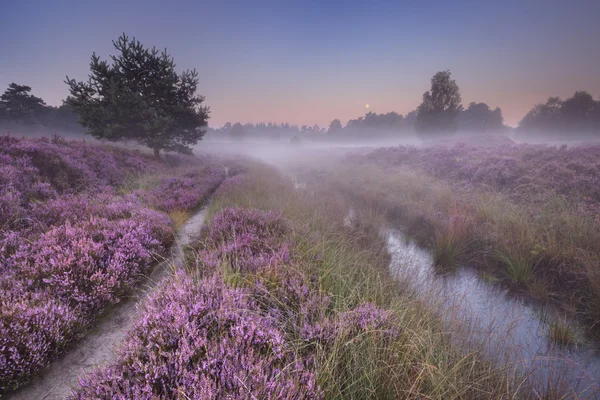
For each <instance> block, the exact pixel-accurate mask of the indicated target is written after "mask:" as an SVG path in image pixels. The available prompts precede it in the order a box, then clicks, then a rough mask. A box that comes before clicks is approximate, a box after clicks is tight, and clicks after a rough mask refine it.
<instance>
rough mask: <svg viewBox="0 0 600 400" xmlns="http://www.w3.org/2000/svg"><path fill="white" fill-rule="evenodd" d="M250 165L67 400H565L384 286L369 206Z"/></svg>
mask: <svg viewBox="0 0 600 400" xmlns="http://www.w3.org/2000/svg"><path fill="white" fill-rule="evenodd" d="M350 205H351V203H349V202H347V200H345V199H344V196H342V195H340V194H339V193H337V192H336V191H333V190H331V188H330V187H329V186H320V185H318V184H317V185H314V186H312V188H311V190H302V189H300V190H298V189H296V188H295V187H294V184H293V183H292V181H291V180H289V179H287V178H284V177H282V176H281V175H280V174H279V173H278V172H277V171H275V170H273V169H270V168H267V167H264V166H260V165H256V164H253V165H252V166H251V167H249V168H248V172H247V173H245V174H240V175H237V176H235V177H233V178H228V179H227V180H225V182H224V183H223V184H222V185H221V187H220V188H219V189H218V190H217V192H216V193H215V196H214V199H213V201H212V203H211V206H210V209H209V222H208V224H207V227H206V228H205V229H204V230H203V232H202V233H201V235H200V236H199V237H198V238H197V240H196V241H195V242H192V244H191V245H190V246H189V248H188V249H187V250H186V254H187V256H186V263H185V266H184V267H183V268H181V269H179V270H178V271H177V273H176V274H175V275H174V276H173V277H172V279H170V280H169V281H168V282H165V283H164V285H163V287H162V290H160V291H157V293H156V294H155V295H154V296H153V297H152V298H150V299H149V300H148V302H147V303H146V304H145V305H144V307H143V316H142V317H141V318H140V320H139V321H138V322H137V323H136V325H135V327H134V329H133V330H132V331H131V333H130V335H129V336H128V338H127V340H126V342H125V343H124V344H123V346H122V347H121V349H120V351H119V353H118V359H117V361H116V362H115V363H112V364H110V365H106V366H103V367H100V368H99V369H98V370H96V371H94V372H93V373H91V374H89V375H87V376H85V377H82V378H81V380H80V383H81V388H80V389H78V390H76V391H75V393H74V398H77V399H95V398H242V399H298V398H326V399H336V398H340V399H341V398H354V399H362V398H376V399H397V398H419V399H421V398H436V399H457V398H498V399H499V398H569V397H593V396H594V392H590V391H588V388H587V387H586V388H581V387H579V388H576V387H575V386H571V385H570V382H569V383H567V384H566V385H564V386H563V385H561V384H560V382H561V381H560V378H556V377H553V378H549V379H548V380H547V381H545V382H542V381H537V380H535V379H531V377H532V374H531V371H528V370H526V369H522V368H520V366H519V363H516V362H515V363H512V362H507V361H506V360H502V358H501V357H500V358H494V357H490V356H488V355H487V354H486V353H485V352H484V351H482V350H481V348H480V347H478V346H477V345H476V344H475V342H470V341H469V340H462V339H461V340H456V337H457V335H458V336H460V335H464V334H465V331H464V330H461V327H460V323H459V321H455V322H456V323H453V324H451V325H447V324H445V323H444V322H443V317H442V316H441V315H440V314H439V310H438V309H436V308H433V307H431V306H430V305H428V304H426V303H425V302H423V301H421V299H420V298H419V297H418V296H415V295H414V292H413V291H412V290H411V289H410V288H409V287H408V285H406V284H405V282H402V281H401V280H395V279H392V275H391V273H390V270H389V264H390V261H391V259H390V254H389V252H388V247H387V246H386V240H385V238H384V237H383V236H382V235H380V234H379V226H380V224H382V223H383V221H384V216H383V215H378V214H377V213H376V212H374V211H373V210H372V209H362V210H361V211H360V212H357V213H356V214H355V215H354V217H353V219H352V222H351V223H348V217H347V212H348V207H349V206H350Z"/></svg>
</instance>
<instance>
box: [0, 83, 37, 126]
mask: <svg viewBox="0 0 600 400" xmlns="http://www.w3.org/2000/svg"><path fill="white" fill-rule="evenodd" d="M45 108H46V103H44V100H42V99H41V98H39V97H36V96H34V95H32V94H31V87H30V86H26V85H17V84H16V83H11V84H10V85H8V89H6V91H5V92H4V93H3V94H2V96H0V109H2V111H3V117H4V118H5V119H7V120H9V121H13V122H21V123H29V124H31V123H35V122H37V120H38V118H39V117H40V115H41V114H42V113H43V111H44V110H45Z"/></svg>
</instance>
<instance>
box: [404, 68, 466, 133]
mask: <svg viewBox="0 0 600 400" xmlns="http://www.w3.org/2000/svg"><path fill="white" fill-rule="evenodd" d="M450 75H451V74H450V71H440V72H438V73H436V74H435V75H434V76H433V78H431V89H430V90H429V91H427V92H425V93H423V102H422V103H421V104H420V105H419V107H418V108H417V119H416V123H415V128H416V130H417V132H419V133H422V134H424V135H431V134H436V133H437V134H440V133H448V132H454V131H456V129H457V123H458V121H457V119H458V116H459V115H460V113H461V111H462V105H461V104H460V102H461V97H460V90H459V88H458V85H457V84H456V81H455V80H453V79H451V76H450Z"/></svg>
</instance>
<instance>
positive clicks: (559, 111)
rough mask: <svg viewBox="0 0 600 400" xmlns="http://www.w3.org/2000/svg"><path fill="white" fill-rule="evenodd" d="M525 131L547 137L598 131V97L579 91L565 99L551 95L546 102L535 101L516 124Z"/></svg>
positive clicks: (599, 123)
mask: <svg viewBox="0 0 600 400" xmlns="http://www.w3.org/2000/svg"><path fill="white" fill-rule="evenodd" d="M519 130H520V131H521V132H525V133H542V134H545V135H550V136H560V137H565V136H580V135H583V136H589V135H592V134H593V135H597V134H599V133H600V100H598V101H595V100H594V98H593V97H592V95H591V94H589V93H588V92H585V91H578V92H575V94H574V95H573V96H572V97H570V98H568V99H566V100H561V99H560V98H559V97H550V98H549V99H548V100H547V101H546V103H543V104H536V105H535V106H534V107H533V108H532V109H531V110H530V111H529V112H528V113H527V115H525V117H524V118H523V119H522V120H521V122H520V123H519Z"/></svg>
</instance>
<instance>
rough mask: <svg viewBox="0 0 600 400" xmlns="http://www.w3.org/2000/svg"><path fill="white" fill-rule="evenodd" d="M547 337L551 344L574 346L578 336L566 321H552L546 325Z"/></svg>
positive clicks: (577, 341)
mask: <svg viewBox="0 0 600 400" xmlns="http://www.w3.org/2000/svg"><path fill="white" fill-rule="evenodd" d="M548 335H549V337H550V340H552V342H553V343H556V344H557V345H559V346H566V347H570V346H576V345H577V344H578V343H579V342H580V340H579V335H578V334H577V332H576V331H575V329H573V327H571V325H570V324H569V323H568V322H567V320H566V319H554V320H552V321H551V322H550V323H549V324H548Z"/></svg>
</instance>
